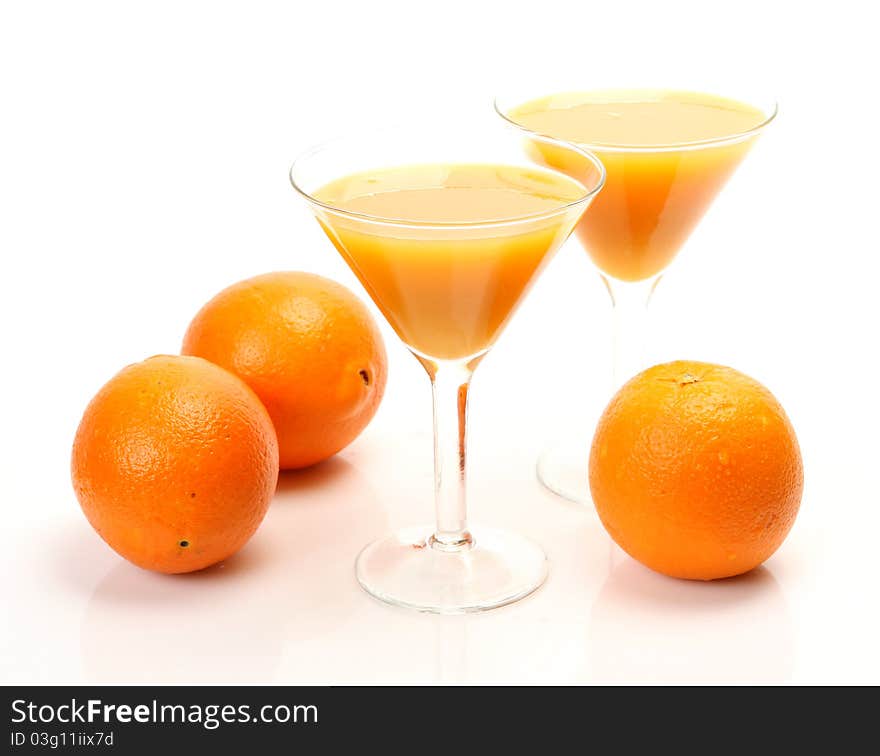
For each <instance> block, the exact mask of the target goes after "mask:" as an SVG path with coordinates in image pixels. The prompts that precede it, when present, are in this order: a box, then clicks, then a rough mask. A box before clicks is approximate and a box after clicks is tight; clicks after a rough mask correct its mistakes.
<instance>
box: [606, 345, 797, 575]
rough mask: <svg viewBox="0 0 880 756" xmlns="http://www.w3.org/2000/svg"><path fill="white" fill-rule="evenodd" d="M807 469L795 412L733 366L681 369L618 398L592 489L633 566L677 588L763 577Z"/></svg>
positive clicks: (662, 372) (661, 373)
mask: <svg viewBox="0 0 880 756" xmlns="http://www.w3.org/2000/svg"><path fill="white" fill-rule="evenodd" d="M803 480H804V478H803V464H802V461H801V454H800V449H799V447H798V442H797V438H796V436H795V433H794V429H793V428H792V425H791V423H790V422H789V420H788V417H787V416H786V414H785V411H784V410H783V409H782V406H781V405H780V404H779V402H778V401H777V400H776V398H775V397H774V396H773V395H772V394H771V393H770V392H769V391H768V390H767V389H766V388H765V387H764V386H762V385H761V384H760V383H758V382H757V381H755V380H753V379H752V378H749V377H748V376H747V375H744V374H743V373H740V372H738V371H736V370H734V369H732V368H729V367H723V366H721V365H712V364H708V363H703V362H689V361H679V362H670V363H666V364H662V365H656V366H655V367H652V368H649V369H648V370H646V371H645V372H643V373H640V374H639V375H637V376H636V377H634V378H633V379H632V380H630V381H629V382H628V383H627V384H625V385H624V386H623V387H622V388H621V389H620V391H619V392H618V393H617V394H616V395H615V396H614V398H613V399H612V400H611V403H610V404H609V405H608V407H607V408H606V409H605V412H604V414H603V415H602V417H601V419H600V420H599V424H598V427H597V429H596V435H595V437H594V439H593V445H592V449H591V452H590V491H591V493H592V497H593V501H594V503H595V505H596V510H597V512H598V513H599V517H600V518H601V520H602V524H603V525H604V526H605V528H606V530H607V531H608V533H609V534H610V535H611V537H612V538H613V539H614V541H615V542H616V543H617V544H618V545H619V546H620V547H621V548H622V549H623V550H624V551H626V552H627V553H628V554H629V555H630V556H632V557H633V558H634V559H637V560H638V561H639V562H641V563H642V564H644V565H646V566H647V567H650V568H651V569H653V570H656V571H657V572H661V573H663V574H665V575H669V576H672V577H678V578H689V579H695V580H714V579H716V578H725V577H731V576H733V575H739V574H741V573H744V572H748V571H749V570H751V569H753V568H755V567H757V566H758V565H759V564H761V563H762V562H764V561H765V560H766V559H767V558H768V557H770V555H771V554H773V552H775V551H776V549H777V548H779V546H780V544H781V543H782V542H783V540H784V539H785V537H786V535H787V534H788V532H789V530H790V529H791V526H792V525H793V524H794V520H795V517H796V515H797V512H798V508H799V506H800V501H801V493H802V491H803Z"/></svg>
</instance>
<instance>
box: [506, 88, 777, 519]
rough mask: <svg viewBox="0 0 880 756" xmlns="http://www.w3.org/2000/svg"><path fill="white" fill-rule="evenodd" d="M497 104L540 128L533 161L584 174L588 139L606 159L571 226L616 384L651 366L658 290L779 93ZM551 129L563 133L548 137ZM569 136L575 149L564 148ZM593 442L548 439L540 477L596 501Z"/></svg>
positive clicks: (629, 92) (558, 489)
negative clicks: (596, 288) (608, 318)
mask: <svg viewBox="0 0 880 756" xmlns="http://www.w3.org/2000/svg"><path fill="white" fill-rule="evenodd" d="M495 109H496V111H497V112H498V113H499V115H501V116H502V117H503V118H504V119H506V120H507V121H508V122H510V123H512V124H514V125H515V126H517V127H519V128H520V129H522V130H523V131H524V132H525V133H526V134H527V136H528V138H529V139H536V141H535V142H534V143H533V146H532V155H533V158H534V159H535V160H536V162H537V163H539V164H542V165H544V166H548V167H552V168H554V169H556V170H560V171H563V172H566V173H569V174H572V175H577V174H578V173H579V172H580V171H582V170H583V166H582V161H583V158H582V154H583V151H586V150H588V151H589V152H591V153H593V154H595V155H597V156H598V157H599V159H600V160H601V161H602V163H603V164H604V165H605V169H606V171H607V180H606V183H605V188H604V189H603V190H602V193H601V194H600V195H599V197H598V198H597V199H596V201H595V202H594V203H593V204H592V205H591V207H590V209H589V210H588V211H587V212H586V213H585V214H584V217H583V218H582V220H581V221H580V223H579V224H578V227H577V230H576V235H577V237H578V238H579V239H580V241H581V244H582V245H583V247H584V248H585V249H586V251H587V253H588V254H589V256H590V258H591V259H592V261H593V263H594V264H595V265H596V267H597V268H598V269H599V273H600V275H601V277H602V280H603V282H604V283H605V286H606V288H607V290H608V293H609V295H610V296H611V302H612V305H613V328H614V333H613V341H612V343H613V360H612V364H613V384H614V388H615V389H616V388H618V387H619V386H620V385H622V384H623V383H624V382H626V381H627V380H629V378H631V377H632V376H633V375H635V374H636V373H638V372H640V371H641V370H642V369H644V368H645V367H647V366H646V365H645V363H644V353H645V337H646V331H647V325H648V323H647V314H648V304H649V302H650V300H651V296H652V294H653V293H654V290H655V289H656V287H657V284H658V283H659V282H660V279H661V277H662V276H663V274H664V272H665V271H666V269H667V267H668V266H669V265H670V263H671V262H672V261H673V259H674V258H675V257H676V255H677V254H678V252H679V250H680V249H681V247H682V245H683V244H684V243H685V241H686V240H687V238H688V237H689V236H690V234H691V232H692V231H693V230H694V228H695V227H696V226H697V224H698V223H699V221H700V219H701V218H702V217H703V214H704V213H705V212H706V210H708V208H709V206H710V205H711V203H712V201H713V200H714V199H715V197H716V195H717V194H718V192H719V191H720V190H721V188H722V187H723V186H724V184H725V183H726V182H727V180H728V179H729V178H730V176H731V175H732V174H733V173H734V171H735V170H736V168H737V166H739V164H740V162H741V161H742V159H743V158H744V157H745V156H746V154H747V153H748V151H749V149H750V148H751V147H752V145H753V144H754V142H755V140H756V139H757V137H758V135H759V134H760V133H761V132H762V131H763V129H764V128H765V127H766V126H767V124H769V123H770V121H772V120H773V118H774V117H775V115H776V103H775V102H773V101H771V100H767V99H763V98H755V97H754V96H747V97H744V98H743V99H739V98H738V97H737V99H733V98H732V97H718V96H715V95H707V94H702V93H700V92H694V91H691V90H669V89H664V90H659V89H614V90H566V91H563V92H560V93H558V94H548V92H547V91H546V90H545V91H543V92H541V91H520V92H513V93H510V94H507V95H504V96H502V97H499V98H497V99H496V101H495ZM539 135H543V136H540V138H538V137H539ZM546 136H550V137H553V138H555V139H556V140H558V141H556V142H549V143H548V142H545V141H544V139H545V137H546ZM560 141H561V142H563V144H560ZM565 142H567V143H570V144H571V145H572V146H576V147H578V148H580V150H575V149H567V148H566V147H565V145H564V143H565ZM589 448H590V438H589V436H588V433H587V431H586V429H583V430H582V431H581V433H580V434H578V433H576V432H575V433H571V434H570V436H569V437H568V438H563V439H561V440H559V441H557V442H555V443H553V444H552V445H551V446H550V447H548V448H547V449H546V450H545V451H544V452H543V453H542V454H541V456H540V457H539V459H538V478H539V480H540V481H541V482H542V483H543V484H544V486H545V487H546V488H548V489H549V490H550V491H552V492H553V493H556V494H558V495H559V496H561V497H563V498H565V499H568V500H569V501H575V502H579V503H583V504H587V503H589V501H590V497H589V482H588V471H587V460H588V456H589Z"/></svg>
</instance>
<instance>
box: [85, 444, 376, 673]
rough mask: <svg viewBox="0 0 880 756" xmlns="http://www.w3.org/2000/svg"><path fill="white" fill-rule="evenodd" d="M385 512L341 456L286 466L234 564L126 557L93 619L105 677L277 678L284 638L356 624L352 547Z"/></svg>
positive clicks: (91, 638)
mask: <svg viewBox="0 0 880 756" xmlns="http://www.w3.org/2000/svg"><path fill="white" fill-rule="evenodd" d="M385 527H386V525H385V517H384V514H383V512H382V510H381V509H379V508H378V506H377V503H376V500H375V499H374V498H373V496H372V494H371V491H370V489H369V486H368V485H367V484H366V482H365V481H364V480H363V479H362V477H361V476H360V475H359V474H358V473H357V471H356V469H355V468H353V467H352V466H351V465H350V464H348V463H346V462H345V461H343V460H342V459H335V460H331V461H330V462H328V463H325V464H324V465H321V466H318V467H316V468H313V469H310V470H306V471H303V472H299V473H284V474H283V475H282V477H281V479H280V481H279V486H278V493H277V495H276V498H275V501H274V502H273V504H272V508H271V511H270V514H269V516H268V517H267V523H266V525H265V526H264V527H263V528H261V530H260V534H259V537H257V538H255V539H254V540H253V541H252V542H251V543H250V544H249V545H248V546H247V547H246V548H245V549H243V550H242V551H241V552H240V553H239V554H237V555H236V556H235V557H233V558H231V559H230V560H228V562H227V563H225V564H222V565H217V566H215V567H212V568H209V569H207V570H203V571H201V572H197V573H192V574H189V575H176V576H165V575H155V574H151V573H149V572H145V571H142V570H138V569H137V568H135V567H133V566H131V565H129V564H127V563H125V562H120V563H119V564H118V565H117V566H116V567H114V568H113V569H112V570H111V571H110V572H109V573H108V574H107V576H106V577H105V578H104V579H103V580H102V581H101V582H100V583H99V584H98V586H97V588H96V589H95V591H94V593H93V595H92V597H91V599H90V600H89V603H88V607H87V609H86V613H85V618H84V621H83V625H82V650H83V660H84V664H85V666H86V672H87V676H88V677H89V678H90V679H93V680H96V681H100V682H204V683H215V682H216V683H220V682H231V683H237V682H241V683H245V682H254V683H256V682H271V681H274V680H276V673H277V671H278V667H279V665H280V663H281V658H282V655H283V652H284V649H285V647H287V646H292V647H294V649H295V648H296V647H297V645H299V644H301V643H303V642H304V641H307V640H309V639H314V638H320V637H322V636H323V635H325V634H326V633H328V632H331V631H336V630H337V629H339V628H340V627H341V626H343V625H345V624H346V623H347V622H348V620H349V618H350V616H351V614H352V604H353V601H354V600H359V599H360V598H361V597H360V596H359V595H358V594H357V593H355V592H354V591H353V590H351V586H350V584H351V583H352V582H353V576H352V562H353V554H354V553H356V551H357V549H358V548H359V547H360V546H361V545H362V544H363V543H364V542H366V541H367V540H369V539H370V538H371V537H374V536H375V534H376V532H377V530H378V532H381V531H382V530H383V529H384V528H385Z"/></svg>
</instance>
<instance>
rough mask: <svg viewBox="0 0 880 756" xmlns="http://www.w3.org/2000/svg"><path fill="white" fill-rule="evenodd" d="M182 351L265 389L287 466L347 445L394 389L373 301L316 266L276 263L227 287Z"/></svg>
mask: <svg viewBox="0 0 880 756" xmlns="http://www.w3.org/2000/svg"><path fill="white" fill-rule="evenodd" d="M182 351H183V353H184V354H194V355H198V356H200V357H204V358H205V359H208V360H210V361H211V362H215V363H216V364H218V365H221V366H223V367H225V368H227V369H228V370H231V371H232V372H234V373H235V374H236V375H238V376H239V377H240V378H242V379H243V380H244V381H245V382H246V383H247V384H248V385H249V386H250V387H251V388H252V389H253V390H254V391H255V392H256V393H257V395H258V396H259V397H260V399H261V400H262V402H263V404H264V405H265V406H266V409H267V410H268V411H269V415H270V416H271V417H272V421H273V423H274V424H275V430H276V432H277V434H278V446H279V452H280V459H281V468H282V469H285V470H288V469H296V468H301V467H307V466H309V465H313V464H315V463H317V462H321V461H322V460H325V459H327V458H328V457H331V456H333V455H334V454H336V453H337V452H338V451H340V450H342V449H344V448H345V447H346V446H348V445H349V444H350V443H351V442H352V441H353V440H354V439H355V438H357V436H358V435H359V434H360V433H361V431H362V430H363V429H364V428H365V427H366V426H367V424H368V423H369V422H370V420H371V419H372V418H373V415H374V414H375V413H376V410H377V409H378V407H379V403H380V402H381V401H382V395H383V393H384V391H385V382H386V379H387V358H386V354H385V345H384V342H383V340H382V334H381V333H380V332H379V329H378V327H377V326H376V323H375V321H374V320H373V317H372V316H371V315H370V312H369V310H367V308H366V306H365V305H364V304H363V303H362V302H361V301H360V300H359V299H358V298H357V297H356V296H355V295H354V294H353V293H352V292H351V291H349V290H348V289H347V288H345V287H344V286H342V285H341V284H338V283H336V282H335V281H331V280H329V279H327V278H323V277H322V276H317V275H314V274H311V273H298V272H280V273H267V274H265V275H262V276H256V277H255V278H250V279H247V280H246V281H241V282H240V283H237V284H234V285H232V286H230V287H229V288H227V289H224V290H223V291H222V292H220V293H219V294H218V295H217V296H215V297H214V298H213V299H212V300H211V301H210V302H208V303H207V304H206V305H205V306H204V307H203V308H202V309H201V310H200V311H199V313H198V314H197V315H196V317H195V318H194V319H193V321H192V323H191V324H190V326H189V329H188V330H187V332H186V336H185V337H184V341H183V350H182Z"/></svg>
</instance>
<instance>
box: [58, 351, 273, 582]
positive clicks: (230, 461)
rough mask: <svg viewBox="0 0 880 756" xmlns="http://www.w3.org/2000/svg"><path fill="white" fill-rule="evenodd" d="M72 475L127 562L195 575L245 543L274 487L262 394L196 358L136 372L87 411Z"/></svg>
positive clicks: (100, 528)
mask: <svg viewBox="0 0 880 756" xmlns="http://www.w3.org/2000/svg"><path fill="white" fill-rule="evenodd" d="M71 477H72V480H73V486H74V490H75V491H76V496H77V498H78V499H79V503H80V506H81V507H82V510H83V512H84V513H85V515H86V517H87V518H88V520H89V522H90V523H91V525H92V527H94V528H95V530H96V531H97V532H98V534H99V535H100V536H101V537H102V538H103V539H104V540H105V541H106V542H107V543H108V544H109V545H110V546H111V547H112V548H113V549H114V550H115V551H117V552H118V553H119V554H120V555H121V556H123V557H125V558H126V559H128V560H129V561H130V562H133V563H134V564H136V565H138V566H139V567H143V568H144V569H147V570H155V571H157V572H165V573H180V572H192V571H194V570H200V569H202V568H204V567H208V566H209V565H212V564H215V563H216V562H220V561H222V560H224V559H226V558H227V557H229V556H231V555H232V554H234V553H235V552H236V551H238V550H239V549H240V548H241V547H242V546H244V544H245V543H246V542H247V541H248V540H249V539H250V537H251V536H252V535H253V534H254V532H255V531H256V530H257V527H258V526H259V525H260V523H261V522H262V520H263V516H264V515H265V514H266V510H267V509H268V508H269V502H270V501H271V498H272V494H273V493H274V491H275V485H276V483H277V480H278V445H277V441H276V439H275V431H274V429H273V428H272V422H271V420H270V418H269V415H268V413H267V412H266V410H265V408H264V407H263V405H262V404H261V403H260V401H259V399H258V398H257V396H256V395H255V394H254V393H253V391H251V389H250V388H248V387H247V385H245V383H244V382H243V381H241V380H240V379H239V378H237V377H236V376H234V375H232V374H231V373H229V372H228V371H226V370H223V369H222V368H219V367H217V366H216V365H212V364H211V363H209V362H207V361H206V360H202V359H199V358H198V357H179V356H156V357H151V358H150V359H147V360H144V361H143V362H138V363H135V364H133V365H129V366H128V367H126V368H123V370H121V371H120V372H119V373H117V374H116V375H115V376H114V377H113V378H111V379H110V381H109V382H108V383H107V384H106V385H104V387H103V388H102V389H101V390H100V391H99V392H98V394H97V395H96V396H95V398H94V399H92V401H91V403H90V404H89V405H88V407H87V408H86V411H85V414H84V415H83V418H82V421H81V422H80V425H79V428H78V430H77V432H76V438H75V440H74V444H73V457H72V463H71Z"/></svg>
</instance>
